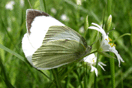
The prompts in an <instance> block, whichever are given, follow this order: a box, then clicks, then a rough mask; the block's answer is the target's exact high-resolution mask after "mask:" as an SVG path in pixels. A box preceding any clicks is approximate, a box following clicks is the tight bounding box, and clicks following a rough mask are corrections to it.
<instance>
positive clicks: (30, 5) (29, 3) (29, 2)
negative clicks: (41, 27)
mask: <svg viewBox="0 0 132 88" xmlns="http://www.w3.org/2000/svg"><path fill="white" fill-rule="evenodd" d="M28 3H29V5H30V7H31V9H33V8H32V5H31V3H30V1H29V0H28Z"/></svg>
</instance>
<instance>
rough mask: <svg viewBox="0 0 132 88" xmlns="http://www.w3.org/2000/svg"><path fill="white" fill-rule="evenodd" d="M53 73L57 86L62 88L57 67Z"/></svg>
mask: <svg viewBox="0 0 132 88" xmlns="http://www.w3.org/2000/svg"><path fill="white" fill-rule="evenodd" d="M52 73H53V76H54V79H55V83H56V88H61V82H60V80H59V77H58V71H57V69H53V70H52Z"/></svg>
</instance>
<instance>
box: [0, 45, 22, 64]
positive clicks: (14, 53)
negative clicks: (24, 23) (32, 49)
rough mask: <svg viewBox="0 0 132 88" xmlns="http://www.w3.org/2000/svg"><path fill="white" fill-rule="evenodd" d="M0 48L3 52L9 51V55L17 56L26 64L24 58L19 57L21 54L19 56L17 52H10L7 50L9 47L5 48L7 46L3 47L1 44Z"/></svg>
mask: <svg viewBox="0 0 132 88" xmlns="http://www.w3.org/2000/svg"><path fill="white" fill-rule="evenodd" d="M0 48H1V49H3V50H5V51H7V52H9V53H11V54H13V55H15V56H16V57H18V58H19V59H20V60H22V61H24V62H25V60H24V58H23V57H22V56H21V55H19V54H17V53H16V52H14V51H12V50H10V49H9V48H7V47H5V46H3V45H1V44H0Z"/></svg>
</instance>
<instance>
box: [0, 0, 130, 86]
mask: <svg viewBox="0 0 132 88" xmlns="http://www.w3.org/2000/svg"><path fill="white" fill-rule="evenodd" d="M9 1H10V0H0V44H1V45H3V46H5V47H7V48H8V49H7V48H5V47H3V46H0V47H3V48H4V50H3V49H0V88H13V87H15V88H24V87H25V88H55V85H56V83H55V82H54V74H52V73H53V71H52V70H45V71H43V73H44V74H43V73H42V71H38V70H36V69H35V68H33V67H32V66H31V65H30V64H29V63H28V62H27V60H26V58H25V56H24V53H23V51H22V48H21V41H22V37H23V35H24V34H25V33H26V32H27V30H26V9H30V8H31V6H32V8H33V9H38V10H41V8H40V1H41V0H30V3H31V6H30V5H29V2H28V0H12V1H14V3H13V7H12V8H11V7H10V6H8V7H6V5H7V3H9ZM131 4H132V0H115V1H114V0H113V1H112V8H111V10H112V21H113V23H112V27H113V28H115V30H114V31H112V32H110V33H112V35H113V40H115V39H117V38H118V39H117V41H116V42H115V44H116V49H117V50H118V51H119V53H120V55H121V56H122V58H123V59H124V61H125V62H124V63H121V67H120V68H119V67H118V61H117V60H115V78H116V79H115V87H116V88H131V87H132V81H131V80H132V35H130V34H132V5H131ZM45 6H46V12H47V13H48V14H49V15H51V16H53V17H54V18H56V19H58V20H59V21H61V22H62V23H64V24H65V25H67V26H69V27H71V28H72V29H74V30H76V31H77V32H79V33H80V34H81V35H82V36H84V35H85V33H86V31H85V26H84V25H85V18H86V16H87V15H88V22H89V25H91V23H92V22H94V23H98V24H102V23H105V22H106V19H107V18H108V13H107V0H82V4H81V5H80V6H79V5H77V4H76V0H45ZM96 33H97V32H96V31H93V30H89V31H88V32H87V35H86V40H87V42H88V44H89V45H90V44H92V43H93V42H94V41H95V39H96ZM124 33H129V34H128V35H126V36H124V37H121V38H119V37H120V36H121V35H123V34H124ZM5 50H7V51H5ZM10 50H12V51H10ZM10 52H11V53H10ZM14 52H15V53H17V54H15V55H14ZM16 56H17V57H16ZM19 57H20V58H19ZM100 58H101V60H102V61H103V62H104V63H105V64H107V66H106V67H105V69H106V71H103V70H102V69H100V68H98V71H99V75H98V77H97V78H96V81H97V84H96V85H97V86H98V88H100V87H101V88H111V79H110V78H111V75H110V64H109V58H106V57H103V56H102V55H100ZM21 59H22V60H21ZM72 64H73V63H72ZM72 64H68V65H65V66H62V67H59V68H57V69H55V70H56V72H58V74H57V73H56V74H55V75H57V76H58V80H60V83H61V86H62V88H93V87H94V77H95V76H94V72H92V73H91V72H90V69H89V67H88V66H86V65H85V64H84V63H83V62H78V63H76V65H74V66H72ZM45 75H46V76H48V77H49V78H48V77H46V76H45ZM52 80H53V81H52Z"/></svg>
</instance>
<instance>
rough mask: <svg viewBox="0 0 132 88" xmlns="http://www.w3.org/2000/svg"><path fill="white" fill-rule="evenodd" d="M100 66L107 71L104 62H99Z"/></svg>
mask: <svg viewBox="0 0 132 88" xmlns="http://www.w3.org/2000/svg"><path fill="white" fill-rule="evenodd" d="M98 65H99V66H100V67H101V68H102V69H103V70H104V71H105V69H104V67H103V66H106V64H104V63H102V62H99V63H98Z"/></svg>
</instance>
